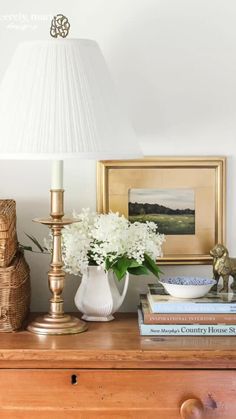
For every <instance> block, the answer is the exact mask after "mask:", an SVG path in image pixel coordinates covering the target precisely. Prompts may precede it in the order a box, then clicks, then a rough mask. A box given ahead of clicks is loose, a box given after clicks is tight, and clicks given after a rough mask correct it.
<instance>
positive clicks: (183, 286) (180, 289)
mask: <svg viewBox="0 0 236 419" xmlns="http://www.w3.org/2000/svg"><path fill="white" fill-rule="evenodd" d="M159 282H160V283H161V284H162V285H163V287H164V288H165V290H166V291H167V292H168V294H170V295H171V296H172V297H175V298H200V297H203V296H204V295H206V294H207V293H208V292H209V291H210V289H211V288H212V287H213V285H215V284H216V281H215V279H211V278H199V277H189V276H176V277H172V278H165V279H162V280H161V281H159Z"/></svg>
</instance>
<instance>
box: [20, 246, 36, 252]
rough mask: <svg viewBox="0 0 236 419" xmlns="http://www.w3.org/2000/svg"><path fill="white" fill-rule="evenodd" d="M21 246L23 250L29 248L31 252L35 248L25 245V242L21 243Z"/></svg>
mask: <svg viewBox="0 0 236 419" xmlns="http://www.w3.org/2000/svg"><path fill="white" fill-rule="evenodd" d="M20 248H21V249H23V250H28V251H29V252H33V249H32V247H31V246H25V245H23V244H20Z"/></svg>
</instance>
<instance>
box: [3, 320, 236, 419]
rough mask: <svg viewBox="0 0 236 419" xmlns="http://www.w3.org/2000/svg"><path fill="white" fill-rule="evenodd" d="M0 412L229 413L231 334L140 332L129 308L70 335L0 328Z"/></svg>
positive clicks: (74, 416) (234, 398)
mask: <svg viewBox="0 0 236 419" xmlns="http://www.w3.org/2000/svg"><path fill="white" fill-rule="evenodd" d="M0 418H1V419H9V418H11V419H18V418H21V419H22V418H24V419H28V418H29V419H39V418H40V419H54V418H57V419H62V418H63V419H67V418H68V419H69V418H70V419H80V418H81V419H90V418H96V419H101V418H104V419H117V418H121V419H126V418H127V419H131V418H133V419H134V418H135V419H139V418H140V419H141V418H145V419H157V418H158V419H172V418H185V419H190V418H191V419H193V418H214V419H217V418H219V419H224V418H225V419H235V418H236V338H234V337H227V338H223V337H215V338H214V337H195V338H193V337H185V338H181V337H153V338H152V337H142V338H141V337H140V336H139V332H138V327H137V319H136V315H127V314H126V315H120V316H119V317H118V318H117V320H116V321H114V322H111V323H103V324H102V323H91V324H89V330H88V331H87V332H85V333H83V334H80V335H74V336H57V337H47V336H39V335H34V334H30V333H29V332H25V331H23V332H18V333H13V334H0Z"/></svg>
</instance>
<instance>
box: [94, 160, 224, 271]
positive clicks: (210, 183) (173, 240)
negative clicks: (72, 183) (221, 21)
mask: <svg viewBox="0 0 236 419" xmlns="http://www.w3.org/2000/svg"><path fill="white" fill-rule="evenodd" d="M225 171H226V158H225V157H146V158H144V159H138V160H124V161H121V160H117V161H111V160H109V161H108V160H106V161H100V162H98V164H97V211H98V212H99V213H107V212H109V211H113V212H117V211H118V212H119V213H121V214H123V215H125V216H126V217H127V216H128V215H129V214H128V211H130V208H132V203H131V202H129V200H130V199H134V198H129V197H130V196H132V194H133V195H134V196H136V195H135V194H141V193H144V195H145V194H146V196H148V195H147V194H148V193H149V192H148V191H152V194H154V193H158V192H160V191H164V192H166V191H171V193H172V194H175V192H176V193H177V195H178V194H179V193H180V191H185V192H186V193H187V191H190V192H191V191H193V192H191V193H192V194H194V198H193V202H194V203H193V205H194V208H193V209H192V210H188V211H189V212H191V214H192V215H189V216H188V215H187V216H186V217H185V218H186V220H187V221H186V224H187V222H188V217H189V219H190V217H191V223H192V224H191V225H193V224H194V231H192V230H191V232H189V231H190V230H187V234H186V233H173V234H172V233H170V235H167V236H166V243H165V245H164V256H163V258H161V259H159V260H158V264H166V265H179V264H182V265H185V264H186V265H188V264H210V263H212V258H211V256H210V254H209V252H210V249H211V248H212V247H214V245H215V244H217V243H222V244H224V243H225V182H226V176H225ZM140 191H141V192H140ZM146 191H147V192H146ZM190 192H189V193H190ZM189 193H188V195H189ZM169 194H170V193H169ZM140 196H141V195H140ZM143 199H144V198H143ZM181 202H183V201H181ZM186 202H187V201H186ZM140 205H144V204H140ZM145 205H146V204H145ZM151 205H154V204H151ZM171 211H179V210H172V209H171ZM182 211H185V210H182ZM180 212H181V210H180ZM181 214H182V213H181ZM175 215H176V214H175ZM185 215H186V214H185ZM162 218H163V217H162ZM179 218H180V220H179V221H178V222H179V223H181V222H182V221H181V215H180V216H179ZM171 219H172V220H177V218H176V217H171ZM172 223H173V221H172ZM172 226H174V224H172ZM175 227H176V228H177V224H175ZM166 228H169V224H168V227H166ZM172 228H173V227H172ZM178 228H179V227H178Z"/></svg>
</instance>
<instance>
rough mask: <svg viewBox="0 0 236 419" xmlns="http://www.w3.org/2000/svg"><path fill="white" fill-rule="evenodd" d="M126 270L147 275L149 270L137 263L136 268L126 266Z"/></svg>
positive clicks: (134, 273)
mask: <svg viewBox="0 0 236 419" xmlns="http://www.w3.org/2000/svg"><path fill="white" fill-rule="evenodd" d="M128 272H129V273H130V274H132V275H148V274H149V271H148V269H147V268H146V266H143V265H139V266H138V267H137V268H128Z"/></svg>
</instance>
